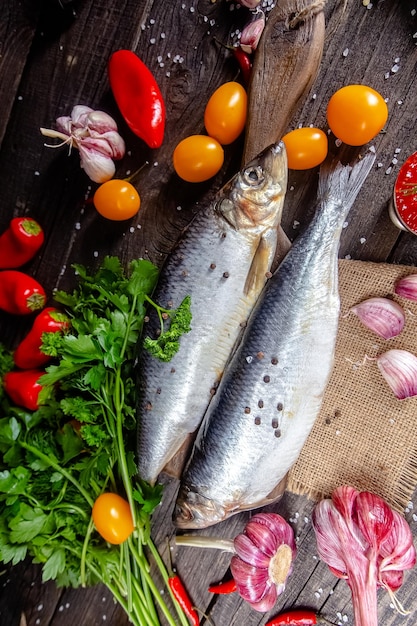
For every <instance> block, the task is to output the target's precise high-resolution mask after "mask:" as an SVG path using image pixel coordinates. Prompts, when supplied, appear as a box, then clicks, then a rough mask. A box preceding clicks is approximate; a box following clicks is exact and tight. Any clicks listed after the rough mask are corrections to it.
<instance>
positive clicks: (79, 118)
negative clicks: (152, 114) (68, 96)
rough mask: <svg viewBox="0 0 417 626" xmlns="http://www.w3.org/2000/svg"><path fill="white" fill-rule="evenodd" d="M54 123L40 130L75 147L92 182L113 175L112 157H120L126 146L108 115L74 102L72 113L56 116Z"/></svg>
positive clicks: (100, 181)
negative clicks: (53, 128)
mask: <svg viewBox="0 0 417 626" xmlns="http://www.w3.org/2000/svg"><path fill="white" fill-rule="evenodd" d="M56 124H57V127H58V130H57V131H54V130H50V129H47V128H41V133H42V134H43V135H44V136H46V137H55V138H58V139H62V140H63V143H64V144H65V143H68V144H69V146H70V149H71V148H72V147H73V146H74V147H75V148H78V150H79V153H80V164H81V167H82V168H83V169H84V170H85V172H86V174H87V176H88V177H89V178H90V179H91V180H92V181H94V182H95V183H104V182H106V181H107V180H110V178H112V177H113V176H114V173H115V169H116V168H115V165H114V163H113V159H114V160H119V159H122V158H123V157H124V155H125V151H126V147H125V142H124V140H123V138H122V137H121V136H120V135H119V133H118V132H117V124H116V122H115V121H114V119H113V118H112V117H111V116H110V115H108V114H107V113H105V112H104V111H94V110H93V109H91V108H90V107H88V106H84V105H82V104H77V105H75V106H74V107H73V109H72V111H71V115H69V116H68V115H65V116H61V117H58V118H57V120H56Z"/></svg>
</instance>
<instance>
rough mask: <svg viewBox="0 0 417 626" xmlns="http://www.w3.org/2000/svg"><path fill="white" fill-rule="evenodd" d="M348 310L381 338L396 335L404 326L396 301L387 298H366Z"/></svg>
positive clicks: (401, 313) (401, 312)
mask: <svg viewBox="0 0 417 626" xmlns="http://www.w3.org/2000/svg"><path fill="white" fill-rule="evenodd" d="M349 311H350V312H351V313H354V314H355V315H357V316H358V318H359V319H360V321H361V322H362V324H363V325H364V326H366V327H367V328H369V330H371V331H372V332H374V333H375V334H377V335H378V336H379V337H382V339H391V338H392V337H396V336H397V335H399V334H400V333H401V331H402V330H403V328H404V324H405V315H404V311H403V309H402V307H401V306H400V305H399V304H398V303H397V302H395V301H394V300H390V299H389V298H381V297H375V298H368V299H367V300H364V301H363V302H360V303H359V304H356V305H355V306H353V307H351V308H350V309H349Z"/></svg>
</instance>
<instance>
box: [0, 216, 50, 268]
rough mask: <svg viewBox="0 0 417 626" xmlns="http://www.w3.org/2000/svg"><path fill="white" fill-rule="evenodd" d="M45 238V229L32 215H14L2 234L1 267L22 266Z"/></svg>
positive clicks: (0, 245)
mask: <svg viewBox="0 0 417 626" xmlns="http://www.w3.org/2000/svg"><path fill="white" fill-rule="evenodd" d="M44 239H45V236H44V233H43V230H42V228H41V226H40V225H39V224H38V222H37V221H36V220H34V219H33V218H31V217H14V218H13V219H12V220H11V221H10V224H9V227H8V228H7V230H5V231H4V232H3V233H2V234H1V235H0V269H2V270H4V269H11V268H16V267H21V266H22V265H24V264H25V263H27V262H28V261H30V260H31V259H32V258H33V257H34V256H35V254H36V253H37V251H38V250H39V248H40V247H41V245H42V244H43V242H44Z"/></svg>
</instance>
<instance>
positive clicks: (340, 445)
mask: <svg viewBox="0 0 417 626" xmlns="http://www.w3.org/2000/svg"><path fill="white" fill-rule="evenodd" d="M414 273H417V268H416V267H410V266H404V265H402V266H401V265H390V264H386V263H368V262H361V261H348V260H339V291H340V297H341V314H340V325H339V332H338V338H337V345H336V355H335V363H334V368H333V373H332V376H331V379H330V381H329V384H328V387H327V389H326V393H325V396H324V400H323V405H322V409H321V412H320V415H319V417H318V418H317V421H316V423H315V425H314V427H313V430H312V432H311V433H310V436H309V438H308V440H307V442H306V444H305V446H304V448H303V450H302V453H301V455H300V457H299V459H298V461H297V463H296V464H295V465H294V467H293V468H292V470H291V472H290V475H289V480H288V489H289V490H290V491H292V492H295V493H298V494H306V495H308V496H309V497H311V498H313V499H320V498H322V497H329V496H330V494H331V492H332V491H333V489H335V488H336V487H338V486H340V485H343V484H349V485H351V486H353V487H356V488H357V489H359V490H366V491H372V492H374V493H376V494H378V495H379V496H381V497H382V498H384V499H385V500H386V501H387V502H388V503H389V504H390V505H391V506H392V507H393V508H395V509H396V510H398V511H399V512H403V511H404V508H405V507H406V506H407V504H408V502H409V500H410V498H411V495H412V493H413V491H414V489H415V487H416V484H417V397H414V398H408V399H405V400H397V399H396V397H395V396H394V394H393V392H392V391H391V389H390V388H389V387H388V385H387V383H386V381H385V380H384V379H383V377H382V375H381V373H380V371H379V369H378V367H377V364H376V361H375V360H372V359H373V358H374V357H376V356H377V355H378V354H381V353H383V352H385V351H387V350H390V349H392V348H401V349H405V350H409V351H410V352H413V353H414V354H416V355H417V302H412V301H410V300H405V299H404V298H400V297H398V296H396V295H395V294H394V285H395V283H396V281H397V280H398V279H399V278H400V277H402V276H405V275H408V274H414ZM374 296H384V297H386V296H388V297H390V298H392V299H394V300H395V301H397V302H398V303H399V304H400V305H401V306H402V307H403V309H404V312H405V315H406V323H405V328H404V330H403V331H402V333H401V334H400V335H399V336H398V337H395V338H392V339H389V340H384V339H381V338H379V337H378V336H377V335H376V334H374V333H372V332H371V331H370V330H368V329H367V328H366V327H365V326H364V325H363V324H362V322H360V320H359V319H358V317H357V316H356V315H354V314H353V313H349V309H350V307H351V306H353V305H355V304H357V303H359V302H360V301H362V300H365V299H366V298H370V297H374ZM310 358H311V359H314V354H311V355H310Z"/></svg>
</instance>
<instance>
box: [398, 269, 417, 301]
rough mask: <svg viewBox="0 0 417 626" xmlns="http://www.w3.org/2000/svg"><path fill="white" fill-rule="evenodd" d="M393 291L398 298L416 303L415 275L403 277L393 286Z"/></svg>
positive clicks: (416, 285) (416, 286)
mask: <svg viewBox="0 0 417 626" xmlns="http://www.w3.org/2000/svg"><path fill="white" fill-rule="evenodd" d="M394 291H395V293H396V294H397V295H398V296H401V297H402V298H406V299H407V300H413V301H414V302H417V274H410V275H409V276H404V278H400V280H399V281H398V282H397V283H396V284H395V286H394Z"/></svg>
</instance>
